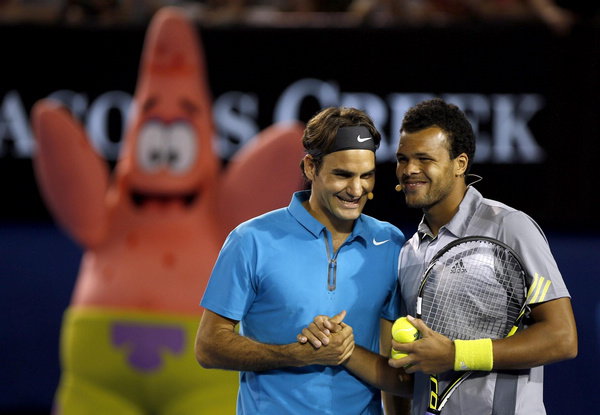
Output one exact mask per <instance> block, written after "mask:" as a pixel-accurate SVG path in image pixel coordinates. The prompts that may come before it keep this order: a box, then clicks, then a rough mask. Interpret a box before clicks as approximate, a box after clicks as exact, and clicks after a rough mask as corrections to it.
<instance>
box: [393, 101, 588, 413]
mask: <svg viewBox="0 0 600 415" xmlns="http://www.w3.org/2000/svg"><path fill="white" fill-rule="evenodd" d="M474 155H475V134H474V132H473V129H472V127H471V125H470V123H469V121H468V120H467V118H466V116H465V115H464V113H463V112H462V111H461V110H460V109H459V108H458V107H456V106H455V105H452V104H448V103H446V102H445V101H443V100H441V99H438V98H436V99H433V100H429V101H424V102H422V103H420V104H418V105H416V106H415V107H413V108H411V109H410V110H409V111H408V112H407V113H406V115H405V117H404V120H403V123H402V127H401V130H400V142H399V145H398V151H397V154H396V157H397V162H398V164H397V170H396V175H397V177H398V180H399V181H400V185H399V186H398V187H397V190H400V189H401V190H403V191H404V193H405V197H406V203H407V205H408V206H409V207H414V208H421V209H422V210H423V213H424V216H423V220H422V221H421V223H420V224H419V227H418V230H417V232H416V233H415V234H414V236H413V237H412V238H411V239H410V240H408V241H407V242H406V243H405V244H404V246H403V248H402V250H401V252H400V261H399V279H400V285H401V292H402V306H403V311H404V313H405V314H408V315H409V316H414V315H415V313H416V298H417V291H418V288H419V284H420V282H421V280H422V277H423V273H424V271H425V268H426V266H427V264H428V263H429V261H430V260H431V258H432V257H433V256H434V255H435V254H436V253H437V252H438V251H439V250H440V249H442V248H443V247H444V246H445V245H447V244H448V243H450V242H452V241H454V240H456V239H458V238H461V237H464V236H472V235H483V236H488V237H492V238H496V239H498V240H500V241H502V242H504V243H506V244H507V245H509V246H511V247H512V248H513V249H515V250H516V252H517V253H518V254H519V256H520V257H521V258H522V260H523V262H524V264H525V267H526V269H527V273H528V276H529V278H530V279H531V281H529V283H530V286H531V287H532V289H531V291H532V293H531V294H530V296H529V298H528V304H529V308H528V314H527V315H526V322H527V326H526V327H525V329H524V330H521V331H520V332H517V333H516V334H515V335H514V336H512V337H509V338H506V339H498V340H493V341H490V342H489V344H490V346H489V350H488V351H487V353H488V356H489V362H487V363H489V367H491V368H492V369H491V370H487V369H486V370H483V371H477V372H475V373H473V374H472V375H471V376H470V377H469V378H467V380H466V381H465V382H464V383H463V384H462V385H461V386H460V387H459V388H458V389H457V390H456V391H455V392H454V394H453V395H452V396H451V397H450V399H449V401H448V403H447V404H446V406H445V407H444V410H443V413H444V415H459V414H460V415H465V414H466V415H469V414H473V415H475V414H476V415H481V414H527V415H533V414H535V415H537V414H540V415H543V414H545V413H546V412H545V408H544V403H543V365H545V364H549V363H553V362H558V361H561V360H565V359H572V358H574V357H575V356H576V355H577V332H576V328H575V319H574V316H573V310H572V308H571V301H570V296H569V292H568V290H567V288H566V286H565V283H564V281H563V279H562V276H561V274H560V271H559V269H558V266H557V264H556V261H555V260H554V258H553V256H552V253H551V252H550V247H549V246H548V241H547V240H546V237H545V236H544V234H543V232H542V230H541V229H540V227H539V226H538V225H537V224H536V223H535V222H534V220H533V219H532V218H530V217H529V216H527V215H526V214H525V213H523V212H520V211H518V210H516V209H513V208H511V207H509V206H506V205H504V204H502V203H500V202H496V201H493V200H489V199H485V198H483V196H482V195H481V194H480V193H479V192H478V191H477V190H476V189H475V188H473V187H472V186H470V185H467V180H466V178H467V176H468V173H469V170H470V167H471V163H472V161H473V158H474ZM409 319H410V320H411V321H412V322H413V324H414V325H415V327H417V329H419V331H420V332H421V336H422V338H421V339H420V340H417V341H416V342H413V343H407V344H400V343H396V342H393V345H394V348H395V349H396V350H398V351H399V352H403V353H408V356H406V357H404V358H402V359H397V360H395V359H390V365H392V366H394V367H403V366H405V365H410V366H407V367H406V369H405V370H406V372H407V373H414V382H415V384H414V401H413V407H412V413H413V414H423V413H425V411H426V409H427V408H428V401H429V394H430V388H429V374H433V373H436V374H438V375H439V379H440V385H439V389H440V390H444V388H445V387H446V386H447V384H448V380H449V379H450V378H451V377H452V374H453V370H455V368H457V369H458V368H459V365H457V364H456V362H455V358H456V357H457V355H458V351H457V350H458V346H456V345H455V343H454V342H452V341H451V340H450V339H448V338H446V337H444V336H442V335H441V334H439V333H435V332H433V331H432V330H430V329H429V328H428V327H427V326H426V325H425V324H424V323H423V322H422V321H421V320H416V319H412V317H409ZM455 352H456V353H455Z"/></svg>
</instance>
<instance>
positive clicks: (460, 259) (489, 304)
mask: <svg viewBox="0 0 600 415" xmlns="http://www.w3.org/2000/svg"><path fill="white" fill-rule="evenodd" d="M522 274H523V270H522V268H521V266H520V263H519V261H518V260H517V259H516V258H515V257H514V256H513V255H512V254H511V253H510V252H509V251H507V250H506V249H504V248H503V247H500V246H497V245H494V244H492V243H490V242H487V241H469V242H466V243H463V244H459V245H456V246H455V247H453V248H452V249H450V250H449V251H448V252H446V253H445V254H443V255H442V256H440V257H439V258H438V260H437V262H436V263H435V264H434V265H433V266H432V267H430V269H429V273H428V275H427V276H426V280H425V282H424V284H423V286H422V300H421V308H422V310H421V314H422V318H423V320H424V321H425V323H426V324H427V325H428V326H429V327H430V328H432V329H433V330H435V331H437V332H439V333H441V334H443V335H445V336H447V337H448V338H450V339H452V340H455V339H462V340H472V339H480V338H492V339H496V338H501V337H505V336H506V335H507V334H508V333H509V331H510V329H511V328H512V325H513V323H514V321H516V320H517V317H518V316H519V313H520V310H521V305H522V304H523V302H524V298H525V291H526V288H525V285H524V281H523V276H522Z"/></svg>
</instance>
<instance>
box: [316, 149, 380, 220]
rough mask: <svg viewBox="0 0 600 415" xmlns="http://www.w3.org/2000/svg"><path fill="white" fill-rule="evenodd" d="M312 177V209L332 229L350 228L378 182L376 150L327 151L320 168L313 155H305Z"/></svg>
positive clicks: (317, 217)
mask: <svg viewBox="0 0 600 415" xmlns="http://www.w3.org/2000/svg"><path fill="white" fill-rule="evenodd" d="M304 166H305V174H306V176H307V178H308V179H309V180H311V181H312V187H311V190H312V193H311V196H310V200H309V211H310V212H311V214H312V215H313V216H314V217H315V218H316V219H318V220H319V221H320V222H321V223H323V224H324V225H325V226H326V227H327V228H328V229H336V230H338V231H345V232H350V231H351V230H352V227H353V225H354V220H356V219H357V218H358V217H359V216H360V214H361V212H362V210H363V208H364V206H365V203H366V202H367V194H368V193H369V192H371V191H372V190H373V187H374V186H375V153H374V152H372V151H370V150H344V151H337V152H334V153H330V154H327V155H326V156H325V157H323V160H322V164H321V166H320V168H319V170H318V172H317V168H316V165H315V163H314V161H313V159H312V157H311V156H309V155H308V156H306V157H305V159H304Z"/></svg>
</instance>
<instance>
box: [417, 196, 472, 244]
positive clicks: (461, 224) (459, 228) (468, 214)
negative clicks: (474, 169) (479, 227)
mask: <svg viewBox="0 0 600 415" xmlns="http://www.w3.org/2000/svg"><path fill="white" fill-rule="evenodd" d="M482 199H483V196H482V195H481V193H479V191H478V190H477V189H475V188H474V187H473V186H468V187H467V191H466V193H465V197H463V200H462V201H461V202H460V205H459V206H458V212H456V214H455V215H454V217H453V218H452V219H451V220H450V222H448V223H447V224H445V225H444V226H442V227H441V228H440V232H442V231H444V230H445V231H448V232H450V233H452V234H453V235H454V236H456V237H459V236H460V235H464V234H465V233H466V231H467V227H468V226H469V222H471V218H472V217H473V214H474V213H475V210H476V209H477V206H478V205H479V203H480V202H481V200H482ZM417 232H418V233H419V235H420V240H421V241H422V240H423V239H424V238H425V237H426V236H429V237H431V236H432V232H431V229H430V228H429V225H427V222H426V221H425V216H423V218H422V219H421V222H420V223H419V227H418V228H417Z"/></svg>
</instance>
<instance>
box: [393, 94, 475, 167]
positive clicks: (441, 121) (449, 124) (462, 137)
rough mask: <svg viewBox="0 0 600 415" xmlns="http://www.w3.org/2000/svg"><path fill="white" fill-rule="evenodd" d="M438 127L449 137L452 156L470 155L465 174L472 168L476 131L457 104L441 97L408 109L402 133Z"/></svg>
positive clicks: (403, 121)
mask: <svg viewBox="0 0 600 415" xmlns="http://www.w3.org/2000/svg"><path fill="white" fill-rule="evenodd" d="M430 127H438V128H439V129H441V130H442V131H443V132H444V133H446V137H447V138H448V145H449V148H448V152H449V153H450V158H451V159H455V158H456V157H458V156H459V155H460V154H462V153H465V154H466V155H467V156H468V157H469V162H468V164H467V169H466V171H465V174H467V173H469V171H470V170H471V164H472V163H473V159H474V157H475V147H476V145H475V133H474V132H473V127H472V126H471V123H470V122H469V120H468V119H467V117H466V115H465V113H464V112H462V111H461V110H460V108H458V107H457V106H456V105H454V104H449V103H447V102H446V101H444V100H443V99H441V98H434V99H430V100H428V101H423V102H420V103H419V104H417V105H415V106H414V107H412V108H410V109H409V110H408V111H406V114H405V115H404V119H403V120H402V126H401V127H400V134H402V133H403V132H406V133H415V132H418V131H421V130H424V129H426V128H430Z"/></svg>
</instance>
